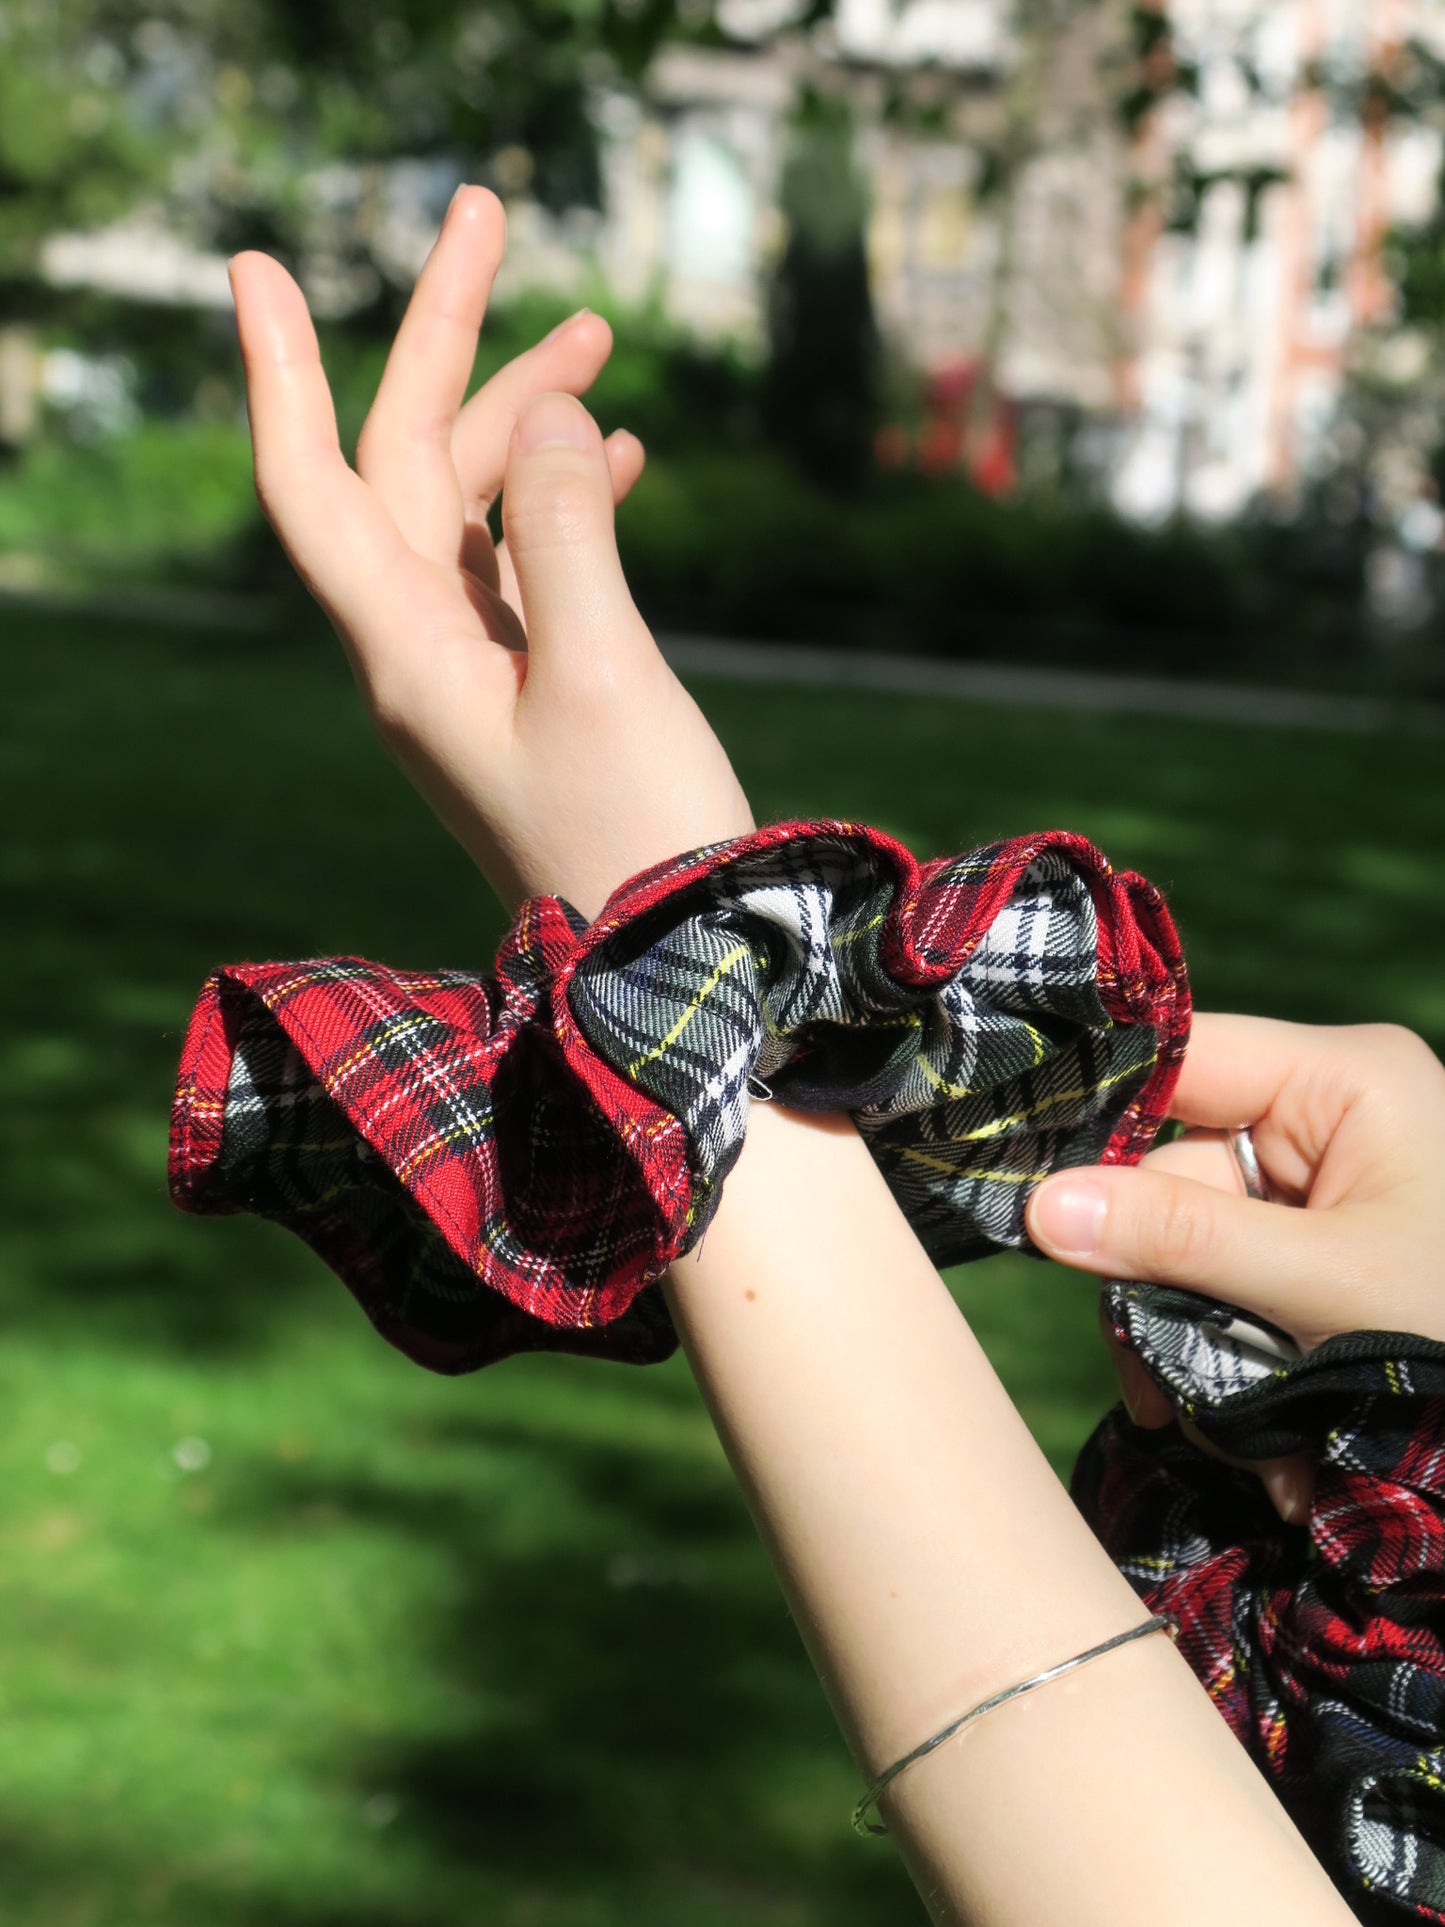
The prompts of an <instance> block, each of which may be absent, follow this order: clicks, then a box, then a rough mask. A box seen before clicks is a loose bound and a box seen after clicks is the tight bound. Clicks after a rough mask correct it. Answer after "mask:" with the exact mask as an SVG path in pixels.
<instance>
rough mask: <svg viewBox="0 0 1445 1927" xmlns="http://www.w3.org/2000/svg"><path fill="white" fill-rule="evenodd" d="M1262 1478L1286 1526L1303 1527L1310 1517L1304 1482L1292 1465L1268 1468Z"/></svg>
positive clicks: (1261, 1475) (1271, 1500) (1261, 1474)
mask: <svg viewBox="0 0 1445 1927" xmlns="http://www.w3.org/2000/svg"><path fill="white" fill-rule="evenodd" d="M1260 1477H1261V1478H1262V1479H1263V1481H1264V1489H1265V1491H1266V1492H1267V1493H1268V1494H1269V1497H1270V1503H1271V1504H1272V1505H1273V1507H1274V1509H1275V1511H1276V1512H1277V1513H1278V1514H1279V1516H1280V1517H1281V1519H1283V1520H1284V1522H1285V1524H1286V1525H1291V1526H1297V1525H1302V1524H1303V1523H1304V1521H1305V1519H1307V1518H1308V1516H1309V1509H1310V1508H1309V1500H1308V1498H1307V1497H1306V1495H1305V1486H1304V1480H1303V1479H1302V1478H1301V1477H1300V1475H1299V1473H1298V1472H1297V1471H1296V1470H1295V1469H1294V1467H1293V1466H1291V1465H1271V1466H1267V1467H1266V1468H1265V1470H1264V1471H1263V1472H1261V1473H1260Z"/></svg>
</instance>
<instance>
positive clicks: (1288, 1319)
mask: <svg viewBox="0 0 1445 1927" xmlns="http://www.w3.org/2000/svg"><path fill="white" fill-rule="evenodd" d="M1342 1215H1344V1214H1343V1213H1342V1212H1341V1211H1340V1210H1335V1211H1331V1212H1324V1211H1309V1210H1299V1209H1298V1208H1296V1207H1294V1206H1290V1205H1282V1204H1266V1203H1264V1202H1262V1201H1261V1200H1260V1199H1257V1198H1241V1197H1238V1196H1236V1195H1234V1194H1233V1193H1231V1192H1227V1191H1219V1190H1216V1189H1215V1188H1214V1186H1213V1185H1209V1184H1200V1183H1197V1182H1196V1181H1195V1180H1194V1179H1192V1178H1182V1177H1177V1176H1175V1175H1174V1174H1173V1173H1172V1172H1165V1171H1159V1170H1148V1169H1144V1168H1134V1169H1128V1168H1123V1167H1117V1166H1110V1165H1096V1166H1091V1167H1090V1168H1089V1169H1088V1170H1080V1171H1061V1172H1058V1173H1056V1174H1055V1175H1054V1176H1053V1177H1051V1178H1047V1179H1045V1181H1044V1182H1043V1183H1042V1184H1041V1185H1039V1187H1038V1189H1037V1190H1036V1191H1035V1192H1034V1193H1033V1195H1032V1196H1031V1197H1030V1199H1029V1202H1028V1205H1027V1208H1026V1211H1025V1223H1026V1225H1027V1227H1028V1232H1029V1236H1030V1237H1031V1238H1032V1239H1033V1241H1034V1243H1035V1244H1036V1245H1037V1246H1038V1247H1039V1249H1040V1250H1041V1251H1044V1252H1047V1254H1048V1255H1049V1257H1051V1258H1057V1259H1059V1260H1060V1262H1061V1263H1063V1264H1067V1265H1075V1266H1077V1267H1078V1268H1079V1269H1080V1270H1082V1271H1093V1272H1098V1273H1100V1274H1102V1275H1103V1276H1105V1277H1108V1278H1137V1279H1140V1280H1142V1281H1144V1282H1145V1283H1148V1284H1157V1285H1178V1286H1180V1287H1182V1288H1183V1289H1185V1290H1188V1291H1198V1292H1202V1293H1204V1294H1205V1296H1207V1297H1211V1298H1222V1299H1224V1300H1225V1301H1226V1302H1227V1303H1229V1304H1234V1305H1238V1306H1240V1307H1241V1308H1242V1309H1244V1310H1247V1311H1253V1312H1257V1313H1259V1314H1260V1316H1262V1317H1264V1318H1267V1319H1268V1320H1269V1322H1270V1323H1271V1324H1275V1325H1278V1326H1280V1328H1281V1329H1282V1330H1284V1331H1287V1332H1292V1333H1294V1334H1295V1336H1296V1337H1298V1338H1300V1339H1301V1341H1302V1342H1303V1340H1304V1338H1305V1335H1306V1334H1307V1333H1309V1334H1313V1333H1318V1332H1320V1331H1322V1330H1325V1329H1328V1328H1329V1319H1330V1314H1331V1309H1332V1307H1333V1305H1334V1303H1336V1302H1340V1301H1343V1300H1344V1299H1345V1297H1346V1296H1347V1295H1348V1294H1349V1292H1350V1290H1351V1287H1352V1286H1353V1285H1354V1284H1355V1283H1356V1282H1357V1279H1356V1275H1355V1267H1354V1265H1353V1262H1352V1259H1351V1256H1350V1245H1351V1242H1352V1241H1351V1240H1350V1239H1349V1238H1348V1237H1347V1236H1345V1235H1342V1233H1343V1228H1342V1227H1341V1225H1340V1224H1339V1222H1338V1220H1339V1219H1340V1218H1341V1216H1342ZM1324 1301H1329V1302H1324Z"/></svg>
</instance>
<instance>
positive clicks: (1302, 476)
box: [598, 0, 1445, 521]
mask: <svg viewBox="0 0 1445 1927" xmlns="http://www.w3.org/2000/svg"><path fill="white" fill-rule="evenodd" d="M1167 18H1168V24H1169V31H1170V38H1171V41H1172V44H1173V55H1174V58H1175V60H1176V61H1177V63H1178V66H1180V67H1187V68H1188V69H1191V70H1192V71H1193V74H1194V76H1195V79H1194V84H1193V86H1192V88H1177V89H1173V90H1171V91H1169V92H1168V93H1167V94H1166V95H1165V98H1164V103H1163V105H1162V107H1161V108H1160V109H1158V110H1157V111H1155V112H1153V113H1151V114H1147V115H1145V116H1144V117H1143V119H1142V120H1141V121H1140V122H1138V123H1136V124H1134V125H1133V126H1132V127H1131V124H1130V122H1129V120H1128V118H1127V117H1126V115H1125V114H1124V113H1123V112H1121V105H1122V102H1121V98H1120V94H1119V85H1118V80H1117V76H1118V74H1119V73H1120V71H1121V69H1122V68H1123V67H1124V65H1125V64H1126V63H1127V60H1128V57H1129V52H1130V37H1131V35H1132V34H1137V18H1136V17H1132V16H1131V10H1130V9H1127V8H1125V7H1124V6H1122V5H1114V6H1111V5H1107V4H1106V5H1102V6H1099V7H1094V8H1086V9H1076V10H1074V12H1073V13H1072V15H1071V16H1070V23H1069V25H1068V27H1067V29H1066V30H1063V31H1060V32H1057V33H1055V34H1053V35H1050V36H1047V37H1045V36H1038V37H1037V40H1036V43H1035V44H1032V45H1030V44H1026V43H1023V42H1022V41H1021V40H1020V39H1018V38H1017V37H1015V36H1014V35H1013V34H1012V33H1011V32H1010V29H1009V24H1008V23H1009V11H1008V9H1006V8H1002V7H999V6H996V5H989V4H978V3H976V0H933V3H932V4H929V3H928V0H916V4H915V5H914V6H913V7H912V8H910V9H906V10H904V11H903V12H902V13H898V12H896V11H894V10H892V9H890V7H889V6H888V5H887V4H885V0H843V3H842V4H841V5H840V6H839V9H838V13H837V18H836V22H835V25H834V30H833V32H832V34H831V36H829V37H826V38H819V37H817V36H814V37H813V38H812V39H811V40H807V41H805V40H803V39H802V38H801V37H798V38H795V39H791V40H790V39H788V38H787V37H784V38H782V39H776V38H770V39H766V40H765V39H763V38H761V32H762V30H763V29H766V28H768V27H770V26H772V25H773V24H775V21H776V9H775V8H771V7H769V5H768V0H751V4H746V3H745V0H738V3H737V5H736V6H735V8H734V14H733V20H734V25H735V27H737V28H738V29H740V30H742V31H746V29H747V26H748V24H749V22H750V21H751V22H752V23H753V24H754V25H755V27H756V29H757V30H758V32H759V34H760V37H759V39H758V41H757V43H756V44H755V45H754V46H752V47H751V48H749V47H746V46H742V47H739V48H737V49H735V50H730V51H707V52H704V51H701V50H697V49H682V48H674V49H670V50H669V51H668V52H667V53H666V54H665V55H664V56H663V57H662V58H661V59H660V60H659V61H658V63H657V64H656V66H655V68H654V70H653V73H652V76H651V80H650V85H649V87H648V89H647V92H646V95H645V97H644V98H643V99H642V100H641V101H633V100H626V101H623V100H618V101H616V102H613V103H611V104H610V106H609V108H608V110H607V116H608V118H607V126H608V136H609V140H608V150H607V173H606V179H607V213H606V219H605V223H604V224H603V226H602V228H601V231H600V233H599V236H598V248H599V253H600V255H601V258H602V260H603V261H604V263H605V265H606V268H607V271H608V275H609V278H610V279H611V281H612V282H613V283H614V284H615V285H616V286H617V287H618V289H619V290H620V291H622V292H624V293H628V294H639V295H640V294H642V293H644V292H647V291H650V290H653V289H660V290H661V291H662V293H663V296H664V298H665V300H666V302H667V304H668V306H669V307H670V308H671V310H672V311H673V312H674V313H675V314H676V315H678V316H679V318H681V319H683V320H685V321H687V322H688V323H689V324H691V325H692V326H694V327H695V328H697V329H699V330H701V331H703V332H709V331H712V332H725V333H730V334H741V335H743V336H753V337H756V336H757V335H758V334H759V333H760V331H761V328H762V321H763V291H764V287H765V283H766V275H767V270H768V267H769V264H770V263H771V261H772V259H773V258H774V256H775V254H776V253H777V251H778V248H779V246H780V244H781V239H782V237H781V234H780V231H779V219H778V215H777V212H776V203H777V188H778V180H779V175H780V171H781V166H782V150H783V143H784V137H785V132H786V121H787V115H788V111H789V107H790V103H791V102H792V100H793V99H794V97H795V93H796V89H797V87H798V86H799V84H800V83H801V82H803V81H811V82H812V83H814V84H821V85H832V86H834V87H838V88H841V89H843V90H845V91H846V92H848V93H849V94H850V95H851V96H852V98H853V100H854V103H855V106H856V109H857V118H858V124H859V128H860V141H861V146H862V150H863V157H864V159H865V162H866V166H867V171H868V175H869V178H870V182H871V187H872V218H871V229H870V234H869V245H870V256H871V260H872V265H873V275H874V288H875V295H876V300H877V305H878V309H879V315H880V319H881V321H882V323H883V326H884V328H885V330H886V332H887V333H888V335H889V336H890V338H891V340H892V342H893V344H894V345H895V347H896V348H897V349H898V350H899V351H900V352H901V353H902V354H903V355H904V356H905V357H906V358H907V359H909V360H910V361H912V362H914V363H915V364H916V365H918V366H919V367H921V368H922V369H924V370H927V371H930V372H932V373H934V374H935V375H936V376H938V377H940V378H942V379H943V380H944V381H945V383H946V382H947V381H949V380H952V381H953V382H954V383H955V385H957V384H958V383H959V382H962V383H963V384H964V385H965V386H966V385H967V384H968V383H969V382H970V381H971V380H972V379H973V378H974V377H975V375H976V373H977V372H978V371H979V370H982V371H985V372H986V374H987V376H988V377H989V378H990V380H991V382H992V384H993V386H994V387H995V388H996V389H997V391H999V392H1000V393H1001V394H1002V395H1003V396H1005V397H1007V398H1008V400H1009V402H1010V403H1011V404H1012V406H1013V407H1014V408H1015V410H1016V411H1019V412H1021V413H1022V415H1023V416H1024V418H1025V420H1026V421H1032V423H1033V424H1034V425H1035V427H1036V428H1041V429H1042V430H1043V431H1044V440H1045V441H1046V442H1047V441H1048V439H1049V431H1050V430H1052V431H1053V433H1054V436H1055V437H1056V438H1057V437H1058V436H1060V435H1062V434H1064V433H1065V432H1067V433H1069V434H1070V435H1071V437H1072V439H1073V442H1074V445H1075V446H1076V447H1080V446H1081V447H1083V448H1084V449H1085V451H1086V457H1085V459H1086V461H1087V462H1088V464H1089V465H1091V466H1092V467H1094V468H1095V469H1097V470H1098V471H1100V473H1101V475H1102V477H1103V478H1104V479H1105V481H1106V484H1107V486H1108V488H1109V492H1110V493H1111V495H1112V497H1113V499H1114V500H1115V502H1116V504H1117V505H1118V506H1119V507H1120V508H1121V509H1122V510H1123V511H1124V512H1125V513H1127V514H1129V515H1130V516H1132V517H1134V518H1137V519H1140V520H1145V521H1152V520H1158V519H1162V518H1163V517H1165V516H1167V515H1169V514H1170V513H1172V512H1174V511H1176V510H1179V509H1185V510H1187V511H1189V512H1191V513H1193V514H1196V515H1199V516H1203V517H1206V518H1210V519H1216V518H1221V519H1222V518H1227V517H1230V516H1233V515H1235V514H1237V513H1239V512H1240V511H1241V510H1242V509H1243V508H1244V507H1245V506H1246V505H1247V504H1248V503H1249V502H1250V501H1252V500H1254V499H1256V498H1257V497H1258V496H1259V495H1261V494H1262V493H1270V494H1274V495H1277V496H1284V497H1286V498H1288V497H1289V496H1291V495H1293V494H1294V493H1295V492H1296V491H1297V489H1298V488H1299V487H1300V485H1301V484H1302V483H1303V482H1306V481H1307V480H1308V479H1309V478H1310V476H1311V475H1312V473H1313V472H1315V471H1316V470H1318V469H1320V468H1325V467H1328V466H1329V465H1330V463H1331V462H1332V461H1333V459H1334V458H1335V456H1336V454H1337V452H1338V451H1337V449H1336V447H1335V444H1334V441H1333V439H1332V431H1333V428H1334V426H1335V420H1336V413H1337V406H1338V402H1339V399H1340V395H1341V389H1342V385H1343V382H1344V379H1345V375H1346V371H1347V368H1348V365H1349V362H1350V357H1351V354H1352V351H1353V349H1354V348H1355V346H1356V344H1357V343H1358V341H1359V340H1360V338H1361V337H1362V335H1363V334H1364V333H1365V332H1366V331H1368V330H1371V329H1374V328H1377V327H1378V326H1380V325H1381V324H1382V323H1384V322H1387V321H1388V318H1389V307H1390V300H1391V291H1390V286H1389V283H1388V280H1387V278H1386V276H1385V274H1384V272H1383V268H1382V263H1381V251H1382V245H1383V242H1384V240H1385V237H1386V235H1387V232H1388V230H1389V229H1390V228H1391V227H1392V226H1394V225H1396V224H1406V225H1409V224H1413V223H1417V222H1420V221H1423V220H1424V219H1426V218H1427V217H1428V216H1429V214H1430V212H1431V210H1432V208H1433V206H1434V202H1435V197H1436V195H1437V192H1438V183H1439V179H1440V171H1441V151H1440V149H1441V141H1440V135H1439V133H1438V131H1437V130H1436V129H1435V128H1433V127H1431V126H1429V125H1425V124H1421V123H1420V122H1418V121H1416V122H1409V121H1407V120H1404V119H1402V118H1391V117H1389V116H1387V115H1385V114H1384V113H1372V111H1371V99H1370V95H1369V92H1368V89H1367V86H1366V82H1367V79H1368V77H1369V76H1370V75H1372V74H1374V75H1378V76H1384V77H1388V75H1389V73H1390V71H1391V67H1392V64H1393V63H1394V62H1395V61H1396V59H1397V58H1398V56H1399V53H1400V50H1401V48H1402V47H1403V46H1404V45H1405V44H1406V43H1407V42H1409V41H1411V40H1417V39H1418V40H1421V41H1424V42H1425V43H1426V44H1432V45H1434V46H1435V47H1437V48H1438V49H1439V50H1440V51H1441V52H1445V5H1442V4H1441V0H1272V4H1271V5H1270V6H1268V7H1263V8H1261V7H1259V6H1257V5H1254V4H1253V3H1252V0H1172V4H1171V5H1170V6H1169V7H1168V9H1167ZM900 77H905V78H906V79H907V80H908V82H909V84H910V88H909V98H911V100H912V102H913V104H914V105H915V106H916V105H918V104H920V103H921V104H922V105H924V106H925V107H927V108H928V109H929V111H930V116H931V120H932V123H933V125H932V127H931V129H930V131H929V132H928V133H927V134H924V133H922V132H920V131H919V130H918V125H917V116H912V117H910V116H909V115H907V114H905V115H903V116H899V117H895V118H890V117H888V116H887V115H886V114H885V112H884V107H885V103H887V102H888V101H889V99H890V98H894V99H896V98H897V96H898V93H899V85H898V83H899V80H900ZM1111 77H1112V78H1111ZM1021 119H1023V120H1026V123H1027V127H1026V134H1025V138H1024V139H1023V141H1022V142H1019V141H1017V139H1016V135H1015V130H1016V128H1017V125H1018V123H1019V121H1020V120H1021ZM1011 138H1014V139H1015V152H1016V153H1021V158H1020V160H1019V162H1018V165H1017V166H1016V168H1015V170H1014V172H1013V174H1012V177H1011V178H1010V180H1009V181H1008V183H1007V184H1006V185H1005V186H1003V187H999V188H995V189H994V191H992V192H989V191H988V172H989V163H990V156H994V155H997V153H998V151H999V149H1000V146H1001V145H1002V144H1007V143H1008V142H1009V141H1010V139H1011ZM1145 188H1147V189H1151V190H1153V191H1152V193H1150V194H1148V195H1145V194H1143V193H1141V189H1145ZM1401 352H1402V353H1405V352H1408V349H1402V351H1401ZM1081 427H1082V429H1083V431H1084V432H1083V434H1082V437H1081V436H1080V434H1079V430H1080V428H1081Z"/></svg>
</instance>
